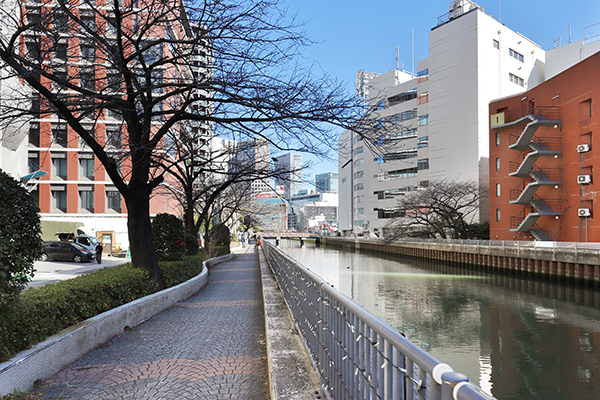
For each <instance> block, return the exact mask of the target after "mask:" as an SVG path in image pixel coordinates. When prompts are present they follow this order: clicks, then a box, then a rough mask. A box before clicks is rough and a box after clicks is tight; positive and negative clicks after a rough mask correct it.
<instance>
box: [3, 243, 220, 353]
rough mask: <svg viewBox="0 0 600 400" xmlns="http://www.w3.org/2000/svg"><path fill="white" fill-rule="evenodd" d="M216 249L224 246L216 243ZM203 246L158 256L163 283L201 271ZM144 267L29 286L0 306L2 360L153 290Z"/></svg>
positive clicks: (182, 279) (170, 283)
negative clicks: (172, 257) (177, 257)
mask: <svg viewBox="0 0 600 400" xmlns="http://www.w3.org/2000/svg"><path fill="white" fill-rule="evenodd" d="M215 251H216V254H217V255H222V254H229V248H228V247H217V248H215ZM206 258H207V256H206V254H205V253H204V252H200V254H198V255H196V256H186V257H185V258H184V260H182V261H161V262H160V269H161V272H162V277H163V281H164V283H165V287H172V286H176V285H178V284H180V283H182V282H185V281H187V280H188V279H191V278H193V277H195V276H197V275H198V274H199V273H201V272H202V262H203V261H204V260H206ZM155 289H156V286H155V282H154V280H152V279H150V277H149V276H148V272H147V271H145V270H143V269H137V268H133V267H132V266H131V264H123V265H119V266H116V267H111V268H104V269H101V270H98V271H94V272H91V273H89V274H87V275H82V276H79V277H77V278H74V279H69V280H65V281H61V282H56V283H52V284H49V285H46V286H42V287H40V288H37V289H29V290H26V291H24V292H23V293H22V295H21V296H20V298H19V299H18V300H16V301H15V302H13V303H12V304H10V306H7V307H4V308H3V309H0V362H4V361H6V360H8V359H10V358H11V357H13V356H14V355H15V354H17V353H18V352H20V351H22V350H25V349H28V348H30V347H31V346H34V345H35V344H36V343H39V342H42V341H44V340H46V339H47V338H49V337H50V336H52V335H54V334H56V333H58V332H60V331H61V330H63V329H65V328H68V327H70V326H72V325H75V324H77V323H79V322H81V321H84V320H86V319H88V318H91V317H94V316H96V315H98V314H101V313H103V312H105V311H108V310H111V309H113V308H116V307H118V306H121V305H123V304H126V303H128V302H130V301H132V300H135V299H138V298H141V297H144V296H147V295H150V294H152V293H154V292H155Z"/></svg>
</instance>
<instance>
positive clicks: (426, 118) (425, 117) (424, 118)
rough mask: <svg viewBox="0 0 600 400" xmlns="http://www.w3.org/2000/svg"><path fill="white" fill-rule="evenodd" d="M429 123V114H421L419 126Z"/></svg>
mask: <svg viewBox="0 0 600 400" xmlns="http://www.w3.org/2000/svg"><path fill="white" fill-rule="evenodd" d="M425 125H429V114H427V115H420V116H419V126H425Z"/></svg>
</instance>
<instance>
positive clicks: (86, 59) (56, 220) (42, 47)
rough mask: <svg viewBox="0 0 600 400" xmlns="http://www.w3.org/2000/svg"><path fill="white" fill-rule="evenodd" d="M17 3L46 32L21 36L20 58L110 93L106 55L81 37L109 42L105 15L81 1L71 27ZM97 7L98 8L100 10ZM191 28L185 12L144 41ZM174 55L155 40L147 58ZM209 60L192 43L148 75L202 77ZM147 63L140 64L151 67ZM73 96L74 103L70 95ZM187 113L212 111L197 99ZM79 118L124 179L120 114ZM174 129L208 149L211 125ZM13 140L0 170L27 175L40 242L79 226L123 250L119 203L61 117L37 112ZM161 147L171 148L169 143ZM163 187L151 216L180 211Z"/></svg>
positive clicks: (62, 17)
mask: <svg viewBox="0 0 600 400" xmlns="http://www.w3.org/2000/svg"><path fill="white" fill-rule="evenodd" d="M126 3H127V4H125V6H124V7H130V10H137V11H136V12H138V11H139V12H141V11H140V10H141V9H142V7H144V6H143V1H139V2H137V1H136V2H135V3H131V2H126ZM20 6H21V11H22V15H23V16H24V17H23V18H24V19H25V21H26V22H36V21H43V23H44V24H48V26H51V27H52V28H49V29H51V30H50V31H44V30H39V31H27V32H26V33H25V34H24V35H23V36H22V54H23V57H26V58H30V59H31V60H32V61H34V62H39V63H42V64H43V65H46V66H47V67H48V68H49V69H51V70H52V72H53V74H54V75H55V76H57V77H62V78H61V79H62V80H63V81H64V82H69V81H70V82H73V83H74V84H75V85H79V87H81V88H83V89H88V90H90V91H95V90H102V89H99V88H105V90H107V91H108V90H110V89H109V88H113V87H117V85H118V84H120V80H119V75H118V74H113V72H112V71H111V70H110V68H109V67H106V68H104V67H105V66H106V65H109V64H108V62H107V59H108V57H106V55H105V54H103V51H104V50H103V49H101V48H99V47H96V45H95V43H94V42H93V41H88V39H86V37H88V38H89V35H88V36H86V35H84V34H83V33H84V30H85V29H92V30H93V31H94V32H96V33H97V34H98V35H101V37H105V38H107V40H108V41H110V40H111V38H115V37H116V34H117V32H116V28H115V26H114V25H113V24H111V18H110V16H108V17H106V15H104V14H101V13H96V12H95V11H94V9H93V8H91V7H90V6H89V5H88V4H87V3H81V5H79V6H78V5H69V11H70V12H71V13H73V14H72V15H74V16H75V17H76V18H79V20H80V23H77V24H76V23H74V22H73V21H72V19H73V17H72V16H69V15H68V14H67V13H65V12H62V11H61V9H60V8H59V7H60V6H59V4H58V3H52V2H50V3H48V2H39V1H35V0H33V1H32V0H23V1H22V2H21V3H20ZM131 7H133V8H131ZM100 8H102V6H101V5H99V8H98V9H100ZM107 12H108V13H110V11H107ZM178 12H179V13H181V14H183V13H185V11H184V10H183V8H178ZM135 14H136V13H135V12H134V13H131V12H130V13H129V14H128V15H129V16H128V17H127V16H126V17H124V18H125V19H124V22H123V24H124V25H123V29H130V28H131V27H133V29H136V28H135V26H136V25H135V23H136V21H135V20H134V18H135ZM77 30H78V31H77ZM196 31H197V27H194V26H191V25H190V24H189V23H188V21H187V18H186V17H185V15H181V18H180V19H179V20H177V21H172V22H170V24H169V25H168V26H167V25H165V26H155V29H154V30H153V31H151V32H147V33H146V34H145V35H146V36H145V39H147V40H159V39H160V38H164V37H165V36H168V37H170V38H171V39H177V38H182V39H183V38H189V37H196V36H193V35H194V32H196ZM44 35H46V36H44ZM48 35H53V36H52V38H51V39H52V40H49V37H48ZM49 43H50V44H51V47H50V48H48V46H49ZM172 51H173V47H172V46H169V45H167V44H162V43H161V44H159V45H155V46H153V47H152V50H151V51H150V52H149V53H148V54H147V57H150V58H152V57H154V59H159V58H160V57H163V56H165V57H169V56H171V55H172ZM209 57H210V55H208V54H206V53H205V50H204V49H203V48H202V46H198V49H196V50H195V51H193V56H192V58H193V60H190V62H189V63H188V64H187V66H186V67H185V68H184V67H180V68H172V67H164V68H165V69H164V70H157V71H153V76H152V77H153V79H155V80H156V81H157V82H159V81H162V79H165V80H166V79H167V77H168V79H174V77H179V78H181V79H186V77H187V76H192V75H196V76H198V75H199V74H206V73H208V71H207V69H206V66H207V65H208V59H209ZM152 60H153V59H147V60H146V61H147V62H149V63H151V62H152ZM132 62H133V61H132ZM40 79H41V80H40V82H42V84H44V85H45V86H46V88H47V89H49V90H51V91H54V92H57V93H59V92H60V93H61V94H64V95H69V89H68V86H67V85H66V84H65V86H61V84H59V83H57V82H53V81H52V80H50V79H47V78H45V77H44V76H42V77H41V78H40ZM121 85H122V84H121ZM71 96H72V97H73V98H75V96H77V94H76V92H75V94H73V95H71ZM39 99H40V98H39V97H38V100H34V101H33V103H32V105H31V107H32V109H33V110H34V111H35V110H36V108H37V107H39V104H40V101H41V100H39ZM78 99H79V100H78V101H79V102H80V103H81V104H84V103H85V102H86V101H89V100H90V99H89V98H86V96H84V95H81V94H80V95H79V97H78ZM92 101H93V99H92ZM160 106H161V110H162V109H163V108H162V107H163V106H164V109H165V110H166V109H168V107H169V105H168V104H166V103H165V104H164V105H163V104H162V103H161V104H160ZM92 107H93V103H92ZM193 108H194V109H193V110H191V111H192V112H202V113H204V112H210V105H209V104H205V103H201V102H196V104H194V105H193ZM80 117H81V118H82V125H84V127H86V128H87V130H88V131H89V132H91V134H92V135H93V136H94V137H95V138H96V140H97V141H98V142H99V143H100V144H101V145H102V146H103V147H104V148H105V149H106V150H108V152H109V153H110V155H111V156H114V159H115V162H116V163H117V164H118V167H119V170H120V171H121V173H123V174H126V173H127V171H128V169H130V168H131V165H130V161H129V159H128V158H126V157H123V158H121V157H120V156H119V155H120V154H125V153H126V149H127V143H126V140H127V137H126V132H127V130H126V129H125V125H124V124H125V123H124V121H123V118H122V116H121V114H119V113H118V112H115V111H113V110H110V109H106V110H105V111H104V112H102V113H98V114H97V115H94V114H90V115H88V116H83V115H81V116H80ZM160 125H161V121H160V120H159V119H157V120H156V121H154V122H153V123H152V127H151V129H157V128H158V127H159V126H160ZM176 129H178V130H179V131H178V132H177V133H176V134H175V135H176V136H177V137H179V138H180V139H184V140H197V143H194V145H193V147H194V148H195V149H196V150H201V148H202V147H203V146H205V145H206V142H207V139H208V138H209V137H210V134H211V128H210V126H209V125H208V124H204V123H197V122H196V123H189V124H179V126H178V127H177V128H176ZM192 136H193V139H192ZM13 138H16V139H15V140H16V142H15V143H11V145H12V146H13V147H15V150H14V151H12V152H10V153H9V155H10V156H11V157H10V158H9V157H3V159H2V160H3V162H2V164H3V165H2V167H3V168H5V167H6V166H7V164H8V163H9V162H12V163H13V165H12V166H10V167H9V168H8V169H12V171H13V175H15V176H17V177H20V178H23V177H25V180H27V178H28V177H29V178H31V179H29V181H28V185H29V187H30V189H31V191H32V194H33V196H34V198H35V199H36V200H37V201H38V204H39V208H40V215H41V220H42V229H43V233H44V238H45V239H46V240H48V239H52V237H53V235H54V232H55V231H58V230H62V229H69V230H74V228H77V227H79V228H80V229H82V230H83V231H84V232H85V233H88V234H92V235H95V236H97V237H98V238H101V239H102V240H103V242H104V243H105V244H107V246H105V247H107V248H108V249H110V247H108V246H111V247H112V248H114V247H116V246H117V245H122V246H123V248H127V244H128V237H127V209H126V207H125V203H124V201H123V200H122V198H121V195H120V193H119V192H118V191H117V189H116V187H115V186H114V184H113V182H112V181H111V179H110V178H109V177H108V175H107V173H106V171H105V168H104V166H103V165H102V164H101V163H100V162H99V160H98V159H97V158H96V157H95V155H94V153H93V151H92V150H91V149H90V148H89V146H88V145H87V144H86V143H85V142H84V141H83V140H82V139H81V138H80V137H79V136H78V134H77V133H76V132H75V131H73V130H72V129H71V127H70V126H68V125H67V123H66V122H65V121H64V120H63V119H61V118H60V117H59V116H58V115H57V114H53V113H41V114H40V115H39V116H38V117H37V118H33V119H31V120H30V121H29V124H28V129H26V130H23V131H21V134H20V135H13ZM162 150H163V151H165V152H169V151H171V150H170V148H169V144H168V140H167V143H165V145H164V146H163V147H162ZM5 154H6V152H5ZM34 173H35V174H36V175H38V176H40V175H44V176H43V177H42V178H41V179H35V178H34V177H33V175H32V174H34ZM165 183H166V186H169V185H170V183H172V181H171V179H170V178H169V175H168V173H167V174H166V178H165ZM166 186H159V187H158V188H156V189H155V190H154V192H153V196H152V198H151V201H150V213H151V214H157V213H164V212H168V213H173V214H178V213H180V209H181V203H180V202H179V200H178V199H177V198H176V197H175V196H174V193H173V191H172V190H170V189H168V188H167V187H166Z"/></svg>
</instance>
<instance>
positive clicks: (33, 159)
mask: <svg viewBox="0 0 600 400" xmlns="http://www.w3.org/2000/svg"><path fill="white" fill-rule="evenodd" d="M27 162H28V164H29V173H32V172H35V171H39V169H40V153H37V152H35V153H29V155H28V157H27Z"/></svg>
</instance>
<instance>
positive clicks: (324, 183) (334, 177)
mask: <svg viewBox="0 0 600 400" xmlns="http://www.w3.org/2000/svg"><path fill="white" fill-rule="evenodd" d="M338 177H339V175H338V174H336V173H335V172H326V173H324V174H317V175H315V189H316V190H315V191H316V192H317V193H322V192H333V193H337V192H339V183H338Z"/></svg>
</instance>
